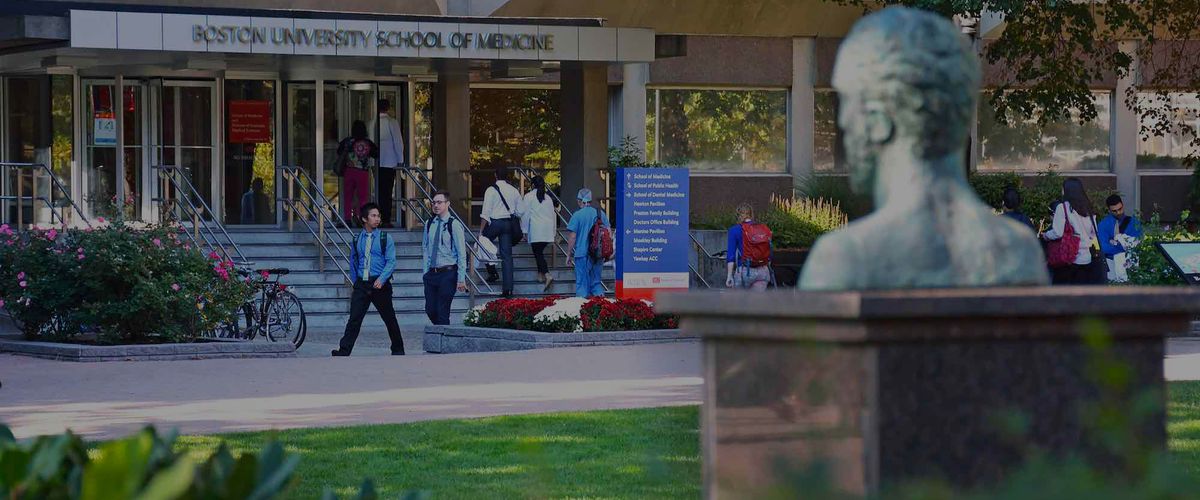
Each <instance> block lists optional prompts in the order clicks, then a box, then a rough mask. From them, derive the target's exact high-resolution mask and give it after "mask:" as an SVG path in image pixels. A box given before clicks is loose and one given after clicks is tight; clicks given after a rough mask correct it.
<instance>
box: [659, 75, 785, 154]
mask: <svg viewBox="0 0 1200 500" xmlns="http://www.w3.org/2000/svg"><path fill="white" fill-rule="evenodd" d="M646 98H647V101H648V102H647V105H646V138H647V141H646V142H647V146H646V154H647V156H648V157H649V158H652V159H654V160H656V161H658V162H661V163H665V164H668V165H680V166H685V167H687V168H690V169H692V170H694V171H699V172H772V173H774V172H786V171H787V131H788V128H787V100H788V93H787V91H786V90H702V89H649V90H648V91H647V92H646Z"/></svg>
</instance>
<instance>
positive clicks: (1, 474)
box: [0, 447, 33, 486]
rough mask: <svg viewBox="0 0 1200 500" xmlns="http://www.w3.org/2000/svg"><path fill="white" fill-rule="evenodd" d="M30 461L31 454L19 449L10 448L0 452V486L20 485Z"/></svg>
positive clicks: (31, 458)
mask: <svg viewBox="0 0 1200 500" xmlns="http://www.w3.org/2000/svg"><path fill="white" fill-rule="evenodd" d="M31 460H33V456H32V454H31V453H30V452H28V451H25V450H22V449H20V448H16V447H12V448H9V449H6V450H2V451H0V484H3V485H10V486H11V485H17V484H22V483H23V482H24V481H23V479H24V478H25V474H26V472H27V471H28V470H29V462H30V461H31Z"/></svg>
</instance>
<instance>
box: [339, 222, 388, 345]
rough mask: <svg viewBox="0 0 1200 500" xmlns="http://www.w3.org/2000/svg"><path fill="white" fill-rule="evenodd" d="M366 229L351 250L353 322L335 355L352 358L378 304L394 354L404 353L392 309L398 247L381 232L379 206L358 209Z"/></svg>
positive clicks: (356, 239)
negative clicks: (364, 324)
mask: <svg viewBox="0 0 1200 500" xmlns="http://www.w3.org/2000/svg"><path fill="white" fill-rule="evenodd" d="M358 214H359V219H360V220H361V222H362V226H363V230H362V232H361V233H359V234H358V236H357V237H355V238H354V247H353V248H351V249H350V279H352V280H354V285H353V291H352V292H351V294H350V320H349V321H347V322H346V331H345V333H343V334H342V341H341V342H340V345H339V346H338V348H337V349H334V350H333V355H334V356H349V355H350V351H351V350H353V349H354V342H355V341H356V340H358V332H359V329H360V328H361V327H362V320H363V317H365V316H366V315H367V308H369V307H370V306H371V304H375V310H376V311H379V316H380V317H381V318H383V324H384V325H385V326H387V331H388V337H391V339H392V355H393V356H401V355H403V354H404V339H403V338H402V337H401V336H400V324H399V323H398V322H397V321H396V310H395V309H393V308H392V272H393V271H395V270H396V244H395V242H393V241H392V237H391V236H389V235H388V234H387V233H385V232H383V231H381V230H379V225H380V224H381V223H382V222H383V220H382V218H381V217H380V216H379V205H377V204H375V203H367V204H366V205H363V207H362V210H359V212H358Z"/></svg>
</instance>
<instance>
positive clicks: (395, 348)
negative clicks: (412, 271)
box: [338, 277, 404, 354]
mask: <svg viewBox="0 0 1200 500" xmlns="http://www.w3.org/2000/svg"><path fill="white" fill-rule="evenodd" d="M375 280H376V278H375V277H372V278H371V279H370V281H362V280H357V281H355V282H354V291H353V292H351V294H350V321H347V322H346V331H345V333H343V334H342V341H341V342H339V346H338V350H340V351H342V352H343V353H346V354H350V351H351V350H353V349H354V342H355V341H357V340H358V332H359V330H360V329H361V328H362V322H363V318H364V317H366V315H367V308H369V307H370V306H371V304H375V310H376V311H379V317H380V318H383V324H384V326H386V327H387V331H388V337H391V339H392V354H404V338H403V337H402V336H401V335H400V323H399V322H397V321H396V310H395V309H394V308H392V282H391V281H388V282H387V283H384V284H383V288H380V289H378V290H376V289H375Z"/></svg>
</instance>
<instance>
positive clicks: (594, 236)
mask: <svg viewBox="0 0 1200 500" xmlns="http://www.w3.org/2000/svg"><path fill="white" fill-rule="evenodd" d="M588 257H590V258H591V259H592V260H593V261H595V262H608V261H609V260H611V259H612V257H613V237H612V231H609V230H608V228H606V227H604V219H601V218H600V211H599V210H597V211H596V221H595V222H593V223H592V230H591V231H589V232H588Z"/></svg>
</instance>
